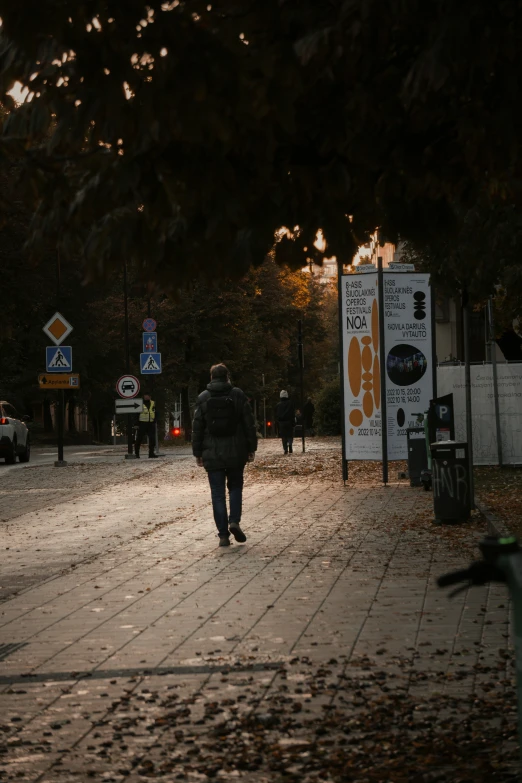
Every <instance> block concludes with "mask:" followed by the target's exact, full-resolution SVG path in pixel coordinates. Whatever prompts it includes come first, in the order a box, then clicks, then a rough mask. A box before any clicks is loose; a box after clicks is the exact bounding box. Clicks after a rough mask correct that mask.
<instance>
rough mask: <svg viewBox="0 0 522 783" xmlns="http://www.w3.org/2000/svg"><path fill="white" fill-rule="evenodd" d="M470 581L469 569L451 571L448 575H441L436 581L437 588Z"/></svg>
mask: <svg viewBox="0 0 522 783" xmlns="http://www.w3.org/2000/svg"><path fill="white" fill-rule="evenodd" d="M470 579H471V573H470V569H469V568H465V569H463V570H462V571H451V573H449V574H443V575H442V576H439V578H438V579H437V584H438V586H439V587H449V586H450V585H456V584H458V583H459V582H469V581H470Z"/></svg>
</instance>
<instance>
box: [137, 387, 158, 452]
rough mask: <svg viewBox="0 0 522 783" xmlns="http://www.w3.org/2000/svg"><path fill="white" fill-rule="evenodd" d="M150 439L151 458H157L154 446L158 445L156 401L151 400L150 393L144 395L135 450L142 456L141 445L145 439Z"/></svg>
mask: <svg viewBox="0 0 522 783" xmlns="http://www.w3.org/2000/svg"><path fill="white" fill-rule="evenodd" d="M145 437H147V438H148V440H149V459H155V458H156V456H157V455H156V454H154V448H155V446H156V403H155V402H154V400H151V398H150V394H144V395H143V409H142V411H141V413H140V421H139V425H138V435H137V438H136V445H135V452H136V456H137V457H138V459H139V457H140V447H141V442H142V441H143V439H144V438H145Z"/></svg>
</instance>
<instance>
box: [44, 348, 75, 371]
mask: <svg viewBox="0 0 522 783" xmlns="http://www.w3.org/2000/svg"><path fill="white" fill-rule="evenodd" d="M45 370H46V372H71V370H72V348H71V346H70V345H60V346H58V347H56V345H48V346H47V348H46V349H45Z"/></svg>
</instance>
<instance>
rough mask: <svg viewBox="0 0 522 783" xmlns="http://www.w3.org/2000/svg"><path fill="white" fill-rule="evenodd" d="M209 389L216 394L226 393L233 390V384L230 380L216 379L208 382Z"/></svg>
mask: <svg viewBox="0 0 522 783" xmlns="http://www.w3.org/2000/svg"><path fill="white" fill-rule="evenodd" d="M207 389H208V391H209V392H211V393H212V392H213V393H214V394H226V393H228V392H231V391H232V384H231V383H230V381H220V380H214V381H210V383H209V384H207Z"/></svg>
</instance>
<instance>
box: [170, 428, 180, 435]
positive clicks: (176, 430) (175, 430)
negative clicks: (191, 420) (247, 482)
mask: <svg viewBox="0 0 522 783" xmlns="http://www.w3.org/2000/svg"><path fill="white" fill-rule="evenodd" d="M172 434H173V435H175V436H176V437H177V436H178V435H181V430H180V428H179V427H174V429H173V430H172Z"/></svg>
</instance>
